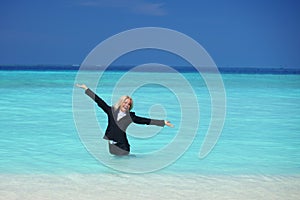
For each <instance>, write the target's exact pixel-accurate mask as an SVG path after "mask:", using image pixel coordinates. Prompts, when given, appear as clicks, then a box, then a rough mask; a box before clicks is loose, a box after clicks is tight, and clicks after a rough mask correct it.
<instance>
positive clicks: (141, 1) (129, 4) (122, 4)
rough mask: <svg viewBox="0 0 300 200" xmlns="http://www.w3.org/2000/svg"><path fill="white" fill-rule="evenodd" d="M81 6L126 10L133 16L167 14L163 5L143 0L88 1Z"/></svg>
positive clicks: (81, 3) (82, 2)
mask: <svg viewBox="0 0 300 200" xmlns="http://www.w3.org/2000/svg"><path fill="white" fill-rule="evenodd" d="M79 5H81V6H90V7H102V8H117V9H126V10H127V11H129V12H131V13H134V14H143V15H153V16H163V15H166V14H167V12H166V10H165V9H164V8H163V6H164V3H152V2H148V1H145V0H89V1H81V2H80V3H79Z"/></svg>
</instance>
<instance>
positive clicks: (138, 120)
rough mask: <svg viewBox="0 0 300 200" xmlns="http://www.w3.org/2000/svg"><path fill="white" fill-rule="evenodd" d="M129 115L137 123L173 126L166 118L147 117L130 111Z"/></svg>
mask: <svg viewBox="0 0 300 200" xmlns="http://www.w3.org/2000/svg"><path fill="white" fill-rule="evenodd" d="M130 117H131V119H132V121H133V122H134V123H137V124H147V125H156V126H165V125H166V126H169V127H174V125H173V124H171V122H169V121H167V120H158V119H149V118H144V117H139V116H136V115H135V113H134V112H130Z"/></svg>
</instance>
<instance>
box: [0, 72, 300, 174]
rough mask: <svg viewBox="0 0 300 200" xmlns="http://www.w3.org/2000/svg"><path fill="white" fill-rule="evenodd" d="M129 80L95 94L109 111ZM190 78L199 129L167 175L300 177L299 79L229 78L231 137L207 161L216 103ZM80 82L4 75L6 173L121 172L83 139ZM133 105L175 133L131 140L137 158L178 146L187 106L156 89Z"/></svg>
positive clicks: (0, 167)
mask: <svg viewBox="0 0 300 200" xmlns="http://www.w3.org/2000/svg"><path fill="white" fill-rule="evenodd" d="M91 73H93V72H91ZM123 73H124V72H106V73H105V74H104V76H103V79H102V80H101V81H100V83H99V85H98V88H97V91H96V92H97V93H98V94H99V95H100V96H101V97H103V98H104V99H105V100H106V101H107V102H108V103H111V100H110V96H111V94H112V91H113V87H114V85H115V82H116V80H118V79H119V78H120V77H121V76H122V74H123ZM156 76H161V78H163V77H165V76H171V74H166V73H164V74H163V73H160V74H159V73H157V74H156ZM184 76H185V78H186V79H187V80H189V81H190V83H191V85H192V87H193V88H194V90H195V93H196V95H197V98H198V101H199V106H200V113H201V115H200V117H201V118H200V124H199V129H198V132H197V136H196V138H195V139H194V140H193V143H192V145H191V146H190V147H189V148H188V150H187V151H186V152H185V153H184V154H183V156H182V157H181V158H180V159H178V160H176V161H175V162H174V163H173V164H172V165H170V166H167V167H166V168H164V169H162V170H160V172H162V173H164V172H166V173H167V172H175V173H197V174H263V175H266V174H299V173H300V104H299V102H300V75H286V74H276V75H271V74H222V78H223V81H224V85H225V90H226V97H227V99H226V101H227V107H226V109H227V112H226V113H227V114H226V119H225V124H224V129H223V131H222V134H221V137H220V138H219V140H218V142H217V145H216V146H215V147H214V149H213V150H212V151H211V152H210V154H209V155H208V156H207V157H205V158H204V159H200V158H199V150H200V147H201V145H202V142H203V139H204V136H205V133H206V131H207V127H208V125H209V123H210V115H211V113H210V112H211V109H210V104H211V103H210V96H209V93H208V91H207V88H206V85H205V84H204V82H203V80H202V79H201V78H200V77H199V76H198V75H197V74H195V73H184ZM75 77H76V71H47V72H43V71H0V92H1V97H0V127H1V129H0V135H1V142H0V173H13V174H19V173H110V172H114V170H113V169H111V168H108V167H106V166H105V165H103V164H102V163H100V162H99V161H98V160H97V159H95V158H94V157H93V156H92V155H91V154H89V153H88V151H87V150H86V149H85V147H84V145H83V144H82V142H81V140H80V137H79V135H78V133H77V130H76V126H75V122H74V119H73V111H72V95H73V85H74V80H75ZM182 92H184V91H182ZM82 95H84V93H83V92H82ZM133 99H134V101H135V105H134V111H135V112H136V113H137V114H138V115H141V116H149V114H151V115H153V116H151V117H155V118H160V117H163V118H164V117H166V118H168V119H169V120H171V121H172V123H174V124H175V128H173V129H171V128H164V129H162V130H161V131H160V132H159V133H158V134H156V136H155V137H151V138H144V139H143V138H137V137H135V135H134V134H133V135H129V141H130V144H131V147H132V152H133V153H134V154H137V155H138V154H140V153H147V152H152V151H156V150H159V149H160V148H162V147H163V146H165V145H166V144H168V143H169V142H170V141H172V139H173V138H174V136H175V135H176V131H178V127H179V125H180V123H181V118H180V116H181V115H180V105H179V103H178V100H177V99H176V97H175V96H174V95H172V92H171V91H170V90H168V89H167V88H164V87H161V86H158V85H155V84H152V85H151V84H150V85H147V86H143V87H141V88H139V89H138V90H137V91H136V92H135V93H134V94H133ZM153 104H159V105H163V106H164V112H162V113H158V112H150V111H149V109H150V108H151V106H152V105H153ZM158 108H160V107H158ZM154 110H155V109H154ZM97 119H98V121H99V125H100V127H101V128H102V129H104V128H105V126H106V117H105V114H103V112H102V111H101V110H99V109H98V110H97ZM87 120H88V119H87ZM185 120H187V121H188V119H185ZM191 126H193V124H191ZM148 129H150V130H156V127H147V130H148ZM130 132H131V129H129V130H128V133H130ZM133 132H134V129H132V133H133ZM100 134H101V133H100ZM99 140H102V139H101V137H99ZM112 159H114V158H112ZM129 159H132V160H134V159H142V157H141V158H140V157H139V156H137V157H132V158H129ZM158 159H159V158H158Z"/></svg>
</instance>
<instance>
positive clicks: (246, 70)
mask: <svg viewBox="0 0 300 200" xmlns="http://www.w3.org/2000/svg"><path fill="white" fill-rule="evenodd" d="M134 67H135V66H109V67H108V68H104V67H99V66H89V67H85V68H84V70H88V71H89V70H90V71H95V70H100V71H101V70H107V71H128V70H131V69H133V68H134ZM172 68H173V69H175V70H177V71H178V72H182V73H185V72H186V73H188V72H197V71H196V69H195V68H194V67H191V66H189V67H187V66H172ZM79 69H80V65H0V70H2V71H78V70H79ZM81 69H82V68H81ZM201 70H202V71H201V72H207V73H215V70H213V68H210V67H203V68H201ZM218 70H219V72H220V73H222V74H300V68H296V67H254V66H251V67H218ZM144 72H168V71H166V70H160V69H159V68H156V69H149V70H144Z"/></svg>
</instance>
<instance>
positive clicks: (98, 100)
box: [76, 84, 111, 113]
mask: <svg viewBox="0 0 300 200" xmlns="http://www.w3.org/2000/svg"><path fill="white" fill-rule="evenodd" d="M76 86H77V87H79V88H82V89H84V90H85V94H87V95H88V96H89V97H90V98H92V99H93V100H94V101H95V102H96V103H97V104H98V106H99V107H100V108H102V110H103V111H104V112H106V113H107V112H109V110H110V109H111V107H110V106H109V105H107V104H106V102H105V101H103V99H101V98H100V97H99V96H98V95H96V94H95V93H94V92H93V91H92V90H90V89H89V88H88V87H87V86H86V85H85V84H76Z"/></svg>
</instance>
